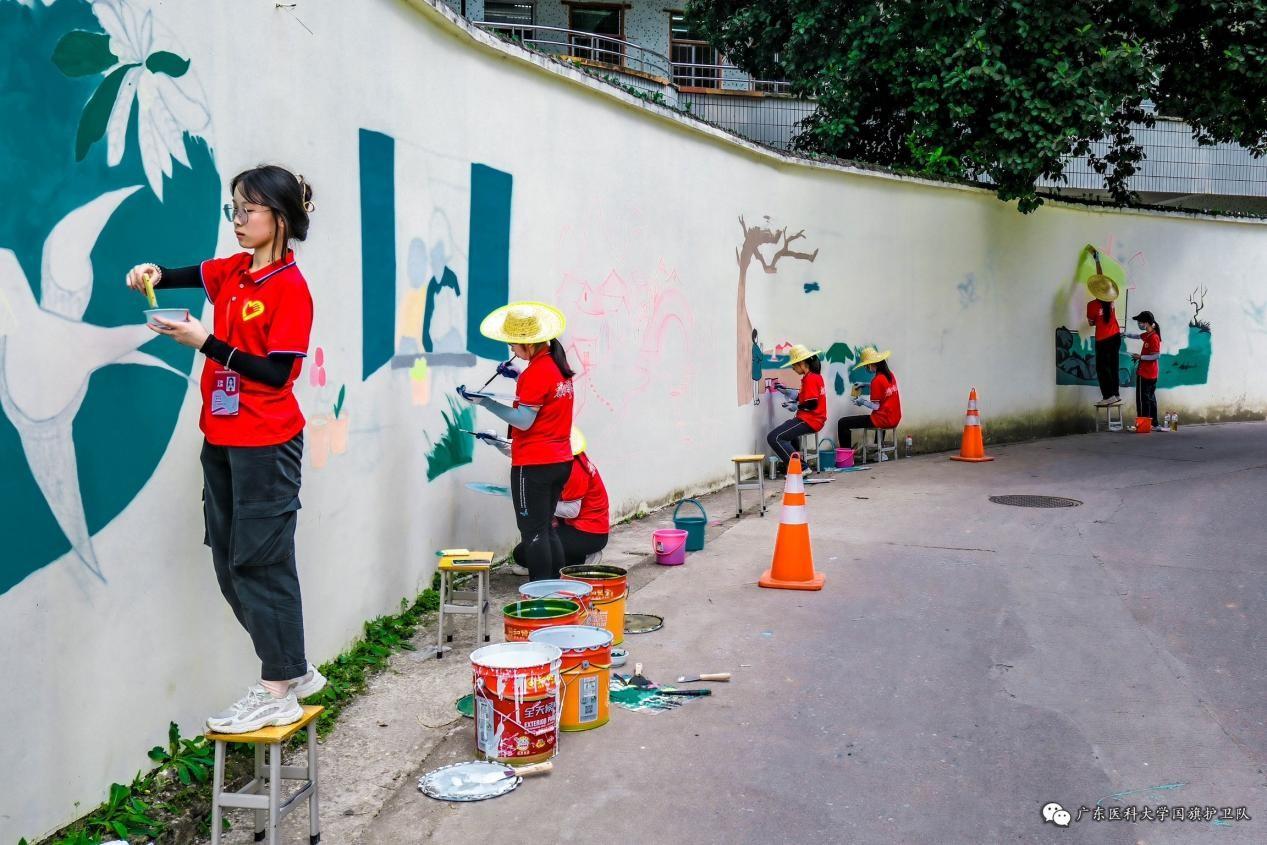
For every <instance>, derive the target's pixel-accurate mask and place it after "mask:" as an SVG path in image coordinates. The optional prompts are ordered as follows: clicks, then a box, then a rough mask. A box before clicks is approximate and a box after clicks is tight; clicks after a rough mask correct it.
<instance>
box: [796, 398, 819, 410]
mask: <svg viewBox="0 0 1267 845" xmlns="http://www.w3.org/2000/svg"><path fill="white" fill-rule="evenodd" d="M796 407H797V410H801V411H813V410H814V409H816V408H817V407H818V398H817V397H815V398H813V399H806V400H805V401H804V402H797V403H796Z"/></svg>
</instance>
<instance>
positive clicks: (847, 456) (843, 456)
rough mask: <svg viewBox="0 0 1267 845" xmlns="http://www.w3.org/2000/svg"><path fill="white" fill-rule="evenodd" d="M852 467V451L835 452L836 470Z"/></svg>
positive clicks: (840, 450) (838, 450) (839, 450)
mask: <svg viewBox="0 0 1267 845" xmlns="http://www.w3.org/2000/svg"><path fill="white" fill-rule="evenodd" d="M851 466H853V449H837V450H836V469H845V468H846V467H851Z"/></svg>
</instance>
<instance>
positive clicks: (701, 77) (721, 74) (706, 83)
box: [671, 62, 791, 94]
mask: <svg viewBox="0 0 1267 845" xmlns="http://www.w3.org/2000/svg"><path fill="white" fill-rule="evenodd" d="M671 64H672V66H673V83H674V84H675V85H678V86H680V87H682V88H711V89H714V90H718V91H750V92H758V93H762V94H787V93H788V92H789V91H790V90H791V83H788V82H784V81H782V80H773V79H753V78H752V77H751V76H749V75H748V74H746V73H744V72H743V71H742V70H740V69H739V68H737V67H735V66H734V65H731V64H725V63H722V64H705V63H701V62H671Z"/></svg>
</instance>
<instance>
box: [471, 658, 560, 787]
mask: <svg viewBox="0 0 1267 845" xmlns="http://www.w3.org/2000/svg"><path fill="white" fill-rule="evenodd" d="M562 659H563V652H562V651H561V650H560V649H559V648H558V647H557V646H552V645H549V644H547V643H497V644H495V645H488V646H484V647H483V648H479V649H476V650H475V651H473V652H471V669H472V672H473V677H472V685H473V686H474V692H475V754H476V756H477V757H479V758H480V759H485V760H500V761H501V762H503V763H510V764H511V765H525V764H528V763H539V762H541V761H542V760H548V759H550V758H551V757H553V756H554V755H555V754H556V753H557V751H558V746H559V686H560V682H561V678H560V675H559V668H560V666H561V665H562V662H563V660H562Z"/></svg>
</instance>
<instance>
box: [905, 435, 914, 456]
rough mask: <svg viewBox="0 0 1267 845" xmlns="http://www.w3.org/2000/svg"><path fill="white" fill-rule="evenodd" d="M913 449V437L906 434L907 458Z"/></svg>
mask: <svg viewBox="0 0 1267 845" xmlns="http://www.w3.org/2000/svg"><path fill="white" fill-rule="evenodd" d="M914 451H915V438H914V437H911V436H910V435H909V434H908V435H906V457H908V458H909V457H910V456H911V453H913V452H914Z"/></svg>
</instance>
